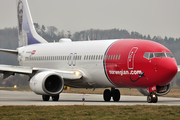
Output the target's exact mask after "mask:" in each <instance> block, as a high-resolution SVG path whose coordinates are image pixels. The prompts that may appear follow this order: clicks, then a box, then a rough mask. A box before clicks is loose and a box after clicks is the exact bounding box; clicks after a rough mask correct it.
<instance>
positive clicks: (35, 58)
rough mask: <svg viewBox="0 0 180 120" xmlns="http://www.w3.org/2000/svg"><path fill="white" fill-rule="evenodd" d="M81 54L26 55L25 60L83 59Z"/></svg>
mask: <svg viewBox="0 0 180 120" xmlns="http://www.w3.org/2000/svg"><path fill="white" fill-rule="evenodd" d="M81 57H82V56H80V55H76V56H35V57H26V58H25V61H46V60H72V59H73V60H81Z"/></svg>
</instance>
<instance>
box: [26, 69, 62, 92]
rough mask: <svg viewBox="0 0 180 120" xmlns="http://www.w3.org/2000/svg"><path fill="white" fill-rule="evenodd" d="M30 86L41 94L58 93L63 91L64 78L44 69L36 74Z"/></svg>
mask: <svg viewBox="0 0 180 120" xmlns="http://www.w3.org/2000/svg"><path fill="white" fill-rule="evenodd" d="M29 86H30V88H31V90H32V91H33V92H35V93H36V94H39V95H58V94H60V93H61V92H62V91H63V88H64V79H63V78H62V77H61V76H60V75H59V74H57V73H55V72H51V71H44V72H40V73H37V74H36V75H34V76H33V77H32V78H31V80H30V82H29Z"/></svg>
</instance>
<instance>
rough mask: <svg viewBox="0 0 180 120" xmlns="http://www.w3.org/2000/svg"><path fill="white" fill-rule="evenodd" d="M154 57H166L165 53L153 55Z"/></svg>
mask: <svg viewBox="0 0 180 120" xmlns="http://www.w3.org/2000/svg"><path fill="white" fill-rule="evenodd" d="M154 55H155V57H166V55H165V53H154Z"/></svg>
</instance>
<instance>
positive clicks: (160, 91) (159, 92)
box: [137, 83, 171, 96]
mask: <svg viewBox="0 0 180 120" xmlns="http://www.w3.org/2000/svg"><path fill="white" fill-rule="evenodd" d="M156 88H157V93H156V94H157V95H158V96H162V95H166V94H168V93H169V92H170V90H171V85H170V83H169V84H167V85H166V86H156ZM137 90H138V91H139V92H140V93H141V94H143V95H144V96H148V95H150V93H149V92H148V91H147V89H146V88H141V89H137Z"/></svg>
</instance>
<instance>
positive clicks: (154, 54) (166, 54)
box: [144, 52, 174, 59]
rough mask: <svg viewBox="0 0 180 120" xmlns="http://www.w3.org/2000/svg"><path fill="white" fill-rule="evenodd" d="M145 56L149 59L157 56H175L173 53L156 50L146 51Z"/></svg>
mask: <svg viewBox="0 0 180 120" xmlns="http://www.w3.org/2000/svg"><path fill="white" fill-rule="evenodd" d="M144 57H145V58H147V59H151V58H155V57H156V58H157V57H171V58H172V57H174V56H173V54H172V53H165V52H157V53H156V52H155V53H150V52H146V53H144Z"/></svg>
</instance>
